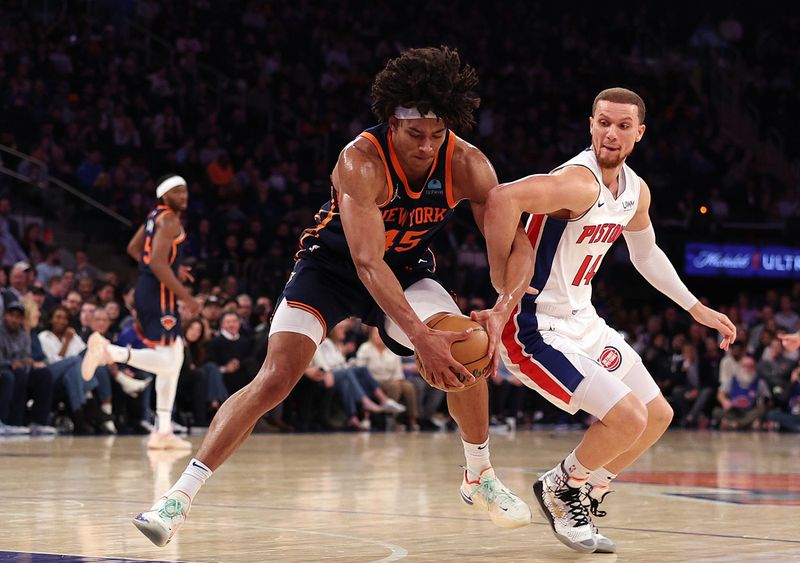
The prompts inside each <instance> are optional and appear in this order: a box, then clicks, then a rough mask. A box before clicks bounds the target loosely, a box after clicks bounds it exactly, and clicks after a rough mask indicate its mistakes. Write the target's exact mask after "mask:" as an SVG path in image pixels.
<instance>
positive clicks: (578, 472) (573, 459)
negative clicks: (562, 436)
mask: <svg viewBox="0 0 800 563" xmlns="http://www.w3.org/2000/svg"><path fill="white" fill-rule="evenodd" d="M561 465H562V466H563V467H564V471H565V472H566V474H567V475H568V476H569V479H568V480H567V486H569V487H574V488H577V487H582V486H583V484H584V483H586V481H587V480H588V479H589V476H591V474H592V470H591V469H589V468H588V467H586V466H585V465H583V464H582V463H581V462H580V461H578V456H577V455H576V454H575V450H572V451H571V452H570V454H569V455H568V456H567V457H566V458H564V461H563V463H562V464H561Z"/></svg>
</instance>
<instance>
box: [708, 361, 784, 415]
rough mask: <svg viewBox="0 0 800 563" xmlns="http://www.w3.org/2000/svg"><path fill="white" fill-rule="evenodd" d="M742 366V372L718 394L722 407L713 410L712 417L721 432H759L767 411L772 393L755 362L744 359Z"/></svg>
mask: <svg viewBox="0 0 800 563" xmlns="http://www.w3.org/2000/svg"><path fill="white" fill-rule="evenodd" d="M740 365H741V369H740V370H739V371H737V372H736V373H734V374H733V377H731V379H730V381H729V382H728V383H727V384H722V385H720V388H719V391H718V392H717V400H719V403H720V406H719V407H717V408H715V409H714V414H713V418H714V422H715V423H717V424H719V427H720V429H722V430H744V429H750V428H752V429H753V430H758V429H759V428H760V427H761V419H762V417H763V416H764V413H765V412H766V410H767V407H766V400H767V399H768V398H769V395H770V393H769V389H768V387H767V384H766V382H764V380H763V379H761V378H760V377H759V376H758V372H757V371H756V361H755V359H754V358H753V357H752V356H745V357H744V358H742V361H741V362H740Z"/></svg>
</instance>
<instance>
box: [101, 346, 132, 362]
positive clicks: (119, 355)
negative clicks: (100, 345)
mask: <svg viewBox="0 0 800 563" xmlns="http://www.w3.org/2000/svg"><path fill="white" fill-rule="evenodd" d="M106 350H108V355H109V356H111V359H112V360H114V361H115V362H116V363H118V364H127V363H128V359H129V352H130V348H128V347H126V346H117V345H116V344H109V345H108V346H106Z"/></svg>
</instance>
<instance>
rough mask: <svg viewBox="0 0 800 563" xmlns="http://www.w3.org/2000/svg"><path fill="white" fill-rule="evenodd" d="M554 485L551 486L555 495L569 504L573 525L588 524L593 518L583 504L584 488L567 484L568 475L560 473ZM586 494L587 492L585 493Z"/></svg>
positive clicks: (568, 508)
mask: <svg viewBox="0 0 800 563" xmlns="http://www.w3.org/2000/svg"><path fill="white" fill-rule="evenodd" d="M553 484H554V487H552V488H551V491H553V495H554V496H555V497H556V498H557V499H558V500H560V501H561V502H563V503H564V504H565V505H566V506H567V510H568V512H569V515H570V519H571V520H572V522H573V527H577V526H587V525H588V524H589V523H590V522H591V519H590V518H589V512H588V511H587V510H586V506H585V505H584V504H583V502H584V499H583V498H582V497H583V495H582V491H583V489H582V488H580V489H578V488H574V487H570V486H568V485H567V479H566V475H558V476H556V477H555V480H554V483H553ZM584 494H585V493H584Z"/></svg>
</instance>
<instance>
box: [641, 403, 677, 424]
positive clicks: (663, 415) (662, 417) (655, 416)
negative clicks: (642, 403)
mask: <svg viewBox="0 0 800 563" xmlns="http://www.w3.org/2000/svg"><path fill="white" fill-rule="evenodd" d="M674 416H675V411H673V410H672V407H671V406H670V404H669V403H668V402H667V401H666V400H665V399H664V398H663V397H661V396H659V397H658V398H657V399H656V400H654V401H651V402H650V403H649V404H648V405H647V425H648V426H649V427H651V428H659V429H661V430H662V431H663V430H666V429H667V428H669V425H670V424H671V423H672V418H673V417H674Z"/></svg>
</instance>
